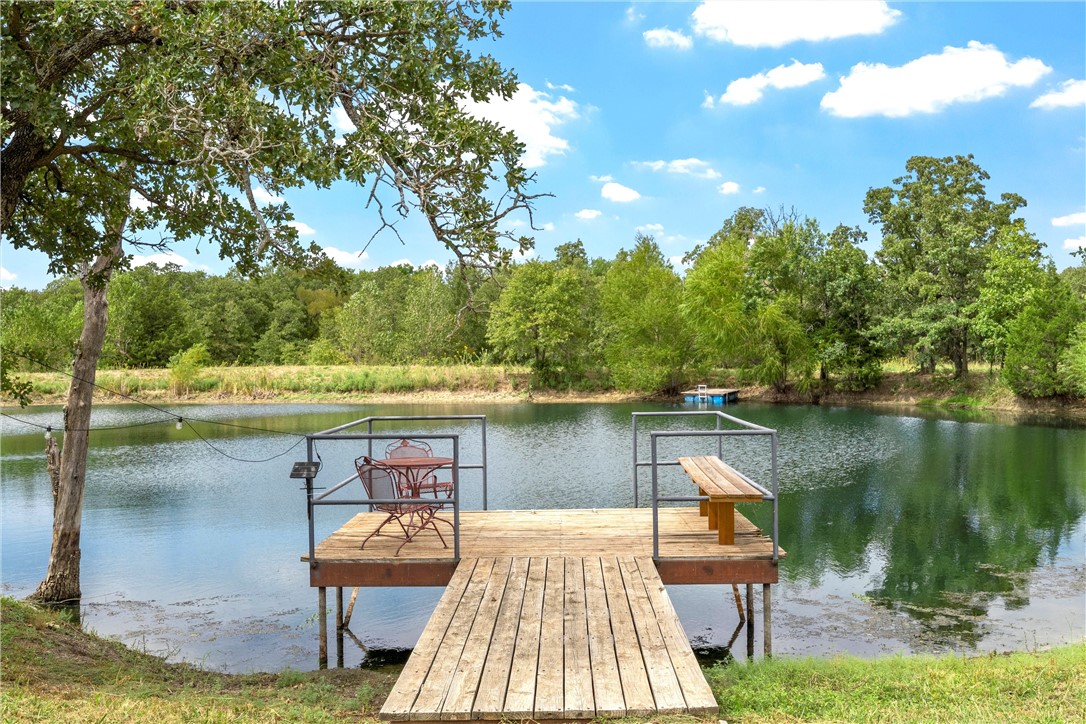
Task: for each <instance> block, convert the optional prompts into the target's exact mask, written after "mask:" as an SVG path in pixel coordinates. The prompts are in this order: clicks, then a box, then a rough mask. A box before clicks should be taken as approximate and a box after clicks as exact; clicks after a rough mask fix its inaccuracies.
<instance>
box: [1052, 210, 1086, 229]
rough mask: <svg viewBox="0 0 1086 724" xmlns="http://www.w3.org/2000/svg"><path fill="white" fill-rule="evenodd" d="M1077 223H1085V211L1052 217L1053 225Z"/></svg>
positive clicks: (1073, 224)
mask: <svg viewBox="0 0 1086 724" xmlns="http://www.w3.org/2000/svg"><path fill="white" fill-rule="evenodd" d="M1079 224H1086V211H1080V212H1078V213H1077V214H1068V215H1067V216H1057V217H1056V218H1054V219H1052V225H1053V226H1077V225H1079Z"/></svg>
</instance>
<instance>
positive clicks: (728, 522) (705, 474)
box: [679, 455, 764, 546]
mask: <svg viewBox="0 0 1086 724" xmlns="http://www.w3.org/2000/svg"><path fill="white" fill-rule="evenodd" d="M679 464H680V465H682V467H683V470H685V471H686V474H687V475H689V476H690V479H691V480H692V481H693V482H694V485H696V486H698V494H699V495H707V496H709V500H707V501H702V502H701V503H699V504H698V509H699V511H700V512H701V515H702V516H708V518H709V530H715V531H717V542H718V543H719V544H720V545H729V546H730V545H735V504H736V503H757V502H761V501H762V500H764V496H763V495H762V491H760V490H758V489H757V488H755V487H754V486H753V485H751V484H750V483H748V482H747V481H745V480H743V478H742V477H740V475H739V473H737V472H736V471H735V470H733V469H732V468H731V467H729V466H728V465H727V464H726V463H725V462H723V461H722V460H721V459H720V458H718V457H715V456H713V455H695V456H693V457H681V458H679Z"/></svg>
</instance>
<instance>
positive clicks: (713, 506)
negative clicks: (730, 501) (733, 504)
mask: <svg viewBox="0 0 1086 724" xmlns="http://www.w3.org/2000/svg"><path fill="white" fill-rule="evenodd" d="M705 505H706V507H708V508H709V530H716V528H717V525H718V518H719V517H720V503H714V502H713V501H711V500H710V501H706V503H705Z"/></svg>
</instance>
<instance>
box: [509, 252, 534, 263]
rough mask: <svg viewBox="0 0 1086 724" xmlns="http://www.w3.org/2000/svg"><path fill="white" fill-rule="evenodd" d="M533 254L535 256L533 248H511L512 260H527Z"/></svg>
mask: <svg viewBox="0 0 1086 724" xmlns="http://www.w3.org/2000/svg"><path fill="white" fill-rule="evenodd" d="M533 256H535V249H525V250H524V251H521V250H520V249H513V260H514V261H527V260H528V259H531V258H532V257H533Z"/></svg>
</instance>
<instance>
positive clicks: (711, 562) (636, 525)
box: [302, 507, 785, 587]
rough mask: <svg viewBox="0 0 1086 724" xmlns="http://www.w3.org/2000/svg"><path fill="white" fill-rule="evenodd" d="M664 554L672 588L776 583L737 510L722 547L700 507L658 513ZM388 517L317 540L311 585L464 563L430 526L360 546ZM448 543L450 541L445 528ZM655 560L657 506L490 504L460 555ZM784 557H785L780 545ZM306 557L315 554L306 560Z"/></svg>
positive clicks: (467, 527) (473, 516)
mask: <svg viewBox="0 0 1086 724" xmlns="http://www.w3.org/2000/svg"><path fill="white" fill-rule="evenodd" d="M659 512H660V518H659V520H660V556H659V560H657V561H656V568H657V570H658V571H659V573H660V578H661V579H662V580H663V582H664V583H666V584H679V583H762V584H765V583H776V582H777V572H778V571H777V565H776V564H775V562H774V561H773V541H772V540H771V539H770V538H769V537H767V536H765V535H763V534H762V531H761V530H760V529H759V528H758V527H757V526H755V525H754V524H752V523H751V522H750V521H749V520H747V519H746V518H745V517H744V516H743V515H742V514H741V513H739V512H738V511H735V543H734V545H720V544H719V543H718V535H717V531H715V530H710V529H709V528H708V527H707V526H706V523H705V518H702V517H700V516H699V514H698V509H697V508H696V507H687V508H662V509H660V511H659ZM384 519H385V515H384V514H382V513H358V514H357V515H355V516H354V517H353V518H351V519H350V520H349V521H348V522H347V523H346V524H344V525H343V526H342V527H341V528H340V529H339V530H337V531H335V532H334V533H333V534H332V535H331V536H329V537H328V538H326V539H325V540H324V541H322V542H320V543H318V544H317V546H316V551H315V560H314V561H313V562H312V563H311V565H310V568H309V579H310V586H313V587H344V586H444V585H446V584H448V583H449V581H450V580H451V579H452V575H453V572H454V571H455V570H456V564H457V562H456V561H455V560H454V559H453V552H452V546H451V543H450V547H449V548H443V547H442V546H441V543H440V541H439V540H438V537H437V535H436V534H434V533H433V532H432V531H424V532H423V533H422V534H420V535H419V536H418V537H417V538H416V539H415V540H414V541H412V542H411V543H410V544H409V545H406V546H404V547H403V549H402V550H401V551H400V553H399V555H396V549H397V547H398V546H399V544H400V543H401V542H402V540H398V539H395V538H385V537H377V538H373V539H371V540H370V542H368V543H367V544H366V547H365V548H364V549H363V548H360V546H361V545H362V541H363V539H364V538H365V537H366V536H367V535H369V533H370V532H371V531H373V529H374V528H376V527H377V525H378V524H380V522H381V521H382V520H384ZM445 538H446V540H451V538H450V534H449V533H445ZM586 552H590V553H592V554H593V555H601V556H635V557H646V558H650V559H651V558H652V510H650V509H648V508H632V509H631V508H617V509H598V510H489V511H468V512H464V513H461V514H460V556H461V557H462V558H493V557H502V556H507V557H535V556H539V557H544V558H546V557H556V556H559V557H561V556H580V555H584V554H585V553H586ZM780 556H781V557H782V558H783V557H784V556H785V553H784V551H781V553H780ZM302 560H303V561H306V560H308V557H306V556H303V557H302Z"/></svg>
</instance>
